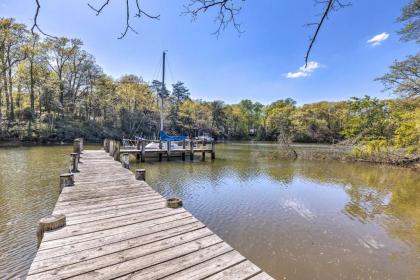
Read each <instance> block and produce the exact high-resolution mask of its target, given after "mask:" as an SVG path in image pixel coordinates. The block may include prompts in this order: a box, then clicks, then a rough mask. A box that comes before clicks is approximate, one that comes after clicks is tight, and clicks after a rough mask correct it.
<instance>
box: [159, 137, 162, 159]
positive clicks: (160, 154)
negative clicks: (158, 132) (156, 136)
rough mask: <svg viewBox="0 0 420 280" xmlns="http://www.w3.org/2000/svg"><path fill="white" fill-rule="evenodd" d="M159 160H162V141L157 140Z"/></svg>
mask: <svg viewBox="0 0 420 280" xmlns="http://www.w3.org/2000/svg"><path fill="white" fill-rule="evenodd" d="M159 150H160V151H159V161H162V141H160V140H159Z"/></svg>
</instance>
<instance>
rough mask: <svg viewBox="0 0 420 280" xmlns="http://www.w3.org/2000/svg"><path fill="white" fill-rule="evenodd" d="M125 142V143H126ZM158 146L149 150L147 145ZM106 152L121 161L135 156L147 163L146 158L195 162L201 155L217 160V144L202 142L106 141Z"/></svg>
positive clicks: (202, 158)
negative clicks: (196, 155) (125, 157)
mask: <svg viewBox="0 0 420 280" xmlns="http://www.w3.org/2000/svg"><path fill="white" fill-rule="evenodd" d="M124 142H125V143H124ZM149 143H154V144H156V145H155V147H154V148H147V144H149ZM104 150H105V151H106V152H108V153H109V154H110V155H111V156H113V157H114V158H115V159H116V160H120V158H121V157H123V156H128V155H134V156H135V157H136V158H137V160H138V161H139V162H145V161H146V158H149V159H150V158H157V159H158V160H159V161H162V159H163V158H166V159H167V160H168V161H170V160H171V158H174V157H178V158H181V159H182V160H185V159H186V157H189V159H190V160H194V155H195V154H199V155H200V156H201V160H205V159H206V154H210V156H211V159H212V160H214V159H216V150H215V143H214V142H213V141H212V142H210V143H207V142H206V141H202V140H183V141H160V140H145V139H143V140H128V141H122V142H121V141H119V140H113V139H105V140H104Z"/></svg>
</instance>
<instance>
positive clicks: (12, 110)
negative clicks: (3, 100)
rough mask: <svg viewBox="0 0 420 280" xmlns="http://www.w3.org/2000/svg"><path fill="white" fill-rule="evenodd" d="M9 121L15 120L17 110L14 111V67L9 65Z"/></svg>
mask: <svg viewBox="0 0 420 280" xmlns="http://www.w3.org/2000/svg"><path fill="white" fill-rule="evenodd" d="M8 78H9V98H10V100H9V106H10V109H9V113H10V115H9V119H10V120H11V121H13V120H14V119H15V109H14V104H13V81H12V65H10V63H9V77H8Z"/></svg>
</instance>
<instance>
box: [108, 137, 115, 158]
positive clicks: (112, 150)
mask: <svg viewBox="0 0 420 280" xmlns="http://www.w3.org/2000/svg"><path fill="white" fill-rule="evenodd" d="M108 154H109V155H110V156H111V157H113V156H114V140H109V151H108Z"/></svg>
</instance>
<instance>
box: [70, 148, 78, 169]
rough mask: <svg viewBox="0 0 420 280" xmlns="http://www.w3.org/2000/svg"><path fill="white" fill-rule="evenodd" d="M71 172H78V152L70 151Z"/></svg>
mask: <svg viewBox="0 0 420 280" xmlns="http://www.w3.org/2000/svg"><path fill="white" fill-rule="evenodd" d="M70 156H71V170H70V171H71V172H72V173H76V172H79V168H78V167H79V154H78V153H71V154H70Z"/></svg>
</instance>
